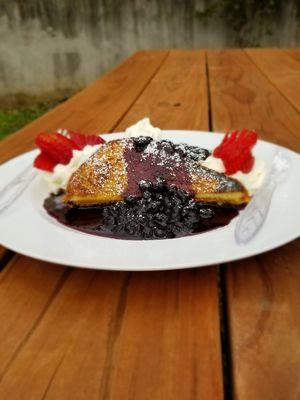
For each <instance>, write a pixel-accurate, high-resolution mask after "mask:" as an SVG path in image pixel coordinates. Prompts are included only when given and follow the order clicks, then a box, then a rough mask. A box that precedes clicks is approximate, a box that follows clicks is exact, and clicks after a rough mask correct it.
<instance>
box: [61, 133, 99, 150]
mask: <svg viewBox="0 0 300 400" xmlns="http://www.w3.org/2000/svg"><path fill="white" fill-rule="evenodd" d="M68 137H69V138H70V139H71V140H72V141H73V142H74V143H76V145H77V146H78V147H79V149H80V150H82V149H83V148H84V147H85V146H86V145H90V146H95V145H96V144H102V143H104V142H105V140H104V139H102V137H100V136H97V135H83V134H82V133H77V132H73V131H69V132H68Z"/></svg>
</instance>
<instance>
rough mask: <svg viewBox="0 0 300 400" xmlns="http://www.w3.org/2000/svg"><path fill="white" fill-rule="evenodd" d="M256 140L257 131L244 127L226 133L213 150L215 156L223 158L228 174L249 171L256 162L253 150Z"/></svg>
mask: <svg viewBox="0 0 300 400" xmlns="http://www.w3.org/2000/svg"><path fill="white" fill-rule="evenodd" d="M256 142H257V133H256V132H254V131H248V130H247V129H243V130H241V131H234V132H232V133H226V135H225V137H224V139H223V140H222V142H221V144H220V145H219V146H218V147H216V148H215V150H214V151H213V156H214V157H216V158H221V159H222V161H223V163H224V166H225V173H226V174H227V175H232V174H235V173H236V172H238V171H241V172H244V173H248V172H250V171H251V169H252V167H253V164H254V157H253V155H252V153H251V150H252V149H253V147H254V145H255V144H256Z"/></svg>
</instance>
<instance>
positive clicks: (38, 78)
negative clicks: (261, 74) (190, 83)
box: [0, 0, 300, 102]
mask: <svg viewBox="0 0 300 400" xmlns="http://www.w3.org/2000/svg"><path fill="white" fill-rule="evenodd" d="M245 1H246V0H245ZM248 2H249V1H248ZM253 2H254V3H255V1H253V0H252V3H253ZM268 2H270V0H267V1H265V3H268ZM223 3H224V0H223ZM223 3H222V1H221V0H211V1H210V0H185V1H184V0H111V1H109V0H73V1H72V0H0V102H1V101H2V102H3V101H5V102H15V101H25V100H26V99H27V100H28V99H29V100H30V101H32V99H33V98H34V97H36V98H39V99H42V98H43V97H47V96H48V97H60V96H63V95H68V94H69V93H71V92H73V91H75V90H77V89H79V88H81V87H83V86H85V85H87V84H88V83H89V82H90V81H92V80H94V79H95V78H97V77H98V76H99V75H101V74H103V73H104V72H105V71H107V70H108V69H110V68H111V67H113V66H115V65H116V64H117V63H119V62H120V61H121V60H122V59H124V58H125V57H127V56H128V55H130V54H132V53H133V52H135V51H136V50H138V49H141V48H170V47H188V48H200V47H209V48H215V47H228V46H230V47H235V46H239V45H256V46H257V45H259V46H282V47H295V46H297V45H298V46H299V43H300V26H299V25H300V24H299V13H300V10H299V8H300V7H299V0H286V1H282V2H281V1H278V0H274V1H273V3H271V4H275V5H276V8H275V9H272V10H271V11H270V12H269V11H268V9H267V11H266V12H265V13H262V12H261V10H257V7H256V6H255V4H254V7H253V4H252V8H251V9H250V10H248V11H247V10H246V11H247V12H246V14H245V10H241V11H239V9H237V8H233V10H235V13H236V14H235V15H234V14H233V15H232V14H230V10H229V12H228V10H227V11H226V10H224V7H223V8H222V4H223ZM229 3H230V1H229V0H227V3H226V4H229ZM231 3H232V4H233V6H234V7H235V0H231ZM250 3H251V2H250ZM257 3H259V2H257ZM260 3H264V1H262V0H260ZM216 4H217V5H218V6H216ZM224 4H225V3H224ZM241 4H243V3H241V0H236V5H237V6H239V7H243V5H241ZM236 15H241V18H240V17H238V18H236Z"/></svg>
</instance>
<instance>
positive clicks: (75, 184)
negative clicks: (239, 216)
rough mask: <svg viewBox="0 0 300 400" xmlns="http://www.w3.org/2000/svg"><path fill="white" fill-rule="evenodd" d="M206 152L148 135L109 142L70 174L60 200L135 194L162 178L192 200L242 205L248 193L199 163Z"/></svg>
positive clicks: (107, 200)
mask: <svg viewBox="0 0 300 400" xmlns="http://www.w3.org/2000/svg"><path fill="white" fill-rule="evenodd" d="M208 155H209V152H208V151H207V150H205V149H201V148H199V147H195V146H188V145H184V144H174V143H172V142H170V141H167V140H161V141H153V140H152V139H151V138H150V137H142V136H141V137H138V138H130V139H118V140H112V141H109V142H106V143H105V144H103V145H102V146H101V147H100V148H99V150H98V151H97V152H96V153H95V154H94V155H93V156H92V157H90V158H89V159H88V160H87V161H86V162H85V163H83V164H82V165H81V166H80V167H79V168H78V169H77V170H76V171H75V172H74V173H73V175H72V176H71V178H70V179H69V182H68V185H67V188H66V192H65V196H64V202H65V203H68V204H73V205H76V206H95V205H103V204H112V203H116V202H119V201H123V200H126V199H128V198H132V197H133V198H140V197H142V192H141V188H140V184H141V182H143V181H147V182H152V183H155V182H157V180H158V179H163V180H164V182H165V183H166V185H167V186H168V187H175V188H177V189H179V190H183V191H185V192H186V193H188V194H189V195H190V196H191V197H192V198H194V200H195V201H197V202H205V203H211V204H220V203H221V204H229V205H234V206H238V205H242V204H245V203H247V202H248V201H249V200H250V197H249V194H248V192H247V190H246V189H245V188H244V186H243V185H242V184H241V183H240V182H238V181H237V180H235V179H232V178H229V177H228V176H226V175H225V174H222V173H218V172H216V171H214V170H211V169H208V168H206V167H204V166H201V163H200V162H201V161H204V160H205V158H206V157H207V156H208Z"/></svg>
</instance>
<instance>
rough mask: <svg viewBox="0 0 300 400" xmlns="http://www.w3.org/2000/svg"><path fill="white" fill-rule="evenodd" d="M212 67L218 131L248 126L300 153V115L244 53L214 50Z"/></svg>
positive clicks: (212, 89)
mask: <svg viewBox="0 0 300 400" xmlns="http://www.w3.org/2000/svg"><path fill="white" fill-rule="evenodd" d="M208 68H209V81H210V94H211V112H212V123H213V128H214V130H215V131H219V132H225V131H227V130H231V129H236V128H237V129H241V128H244V127H248V128H254V129H256V130H257V131H258V132H259V134H260V137H261V138H263V139H266V140H269V141H271V142H275V143H278V144H281V145H283V146H286V147H288V148H291V149H293V150H296V151H299V150H300V143H299V130H300V115H299V113H298V112H297V111H296V110H295V109H294V108H293V107H291V105H290V104H289V103H288V101H287V100H286V99H285V98H284V97H283V96H282V94H280V93H279V92H278V91H277V90H275V89H274V86H273V85H272V84H271V83H270V81H269V80H268V79H267V78H266V77H265V76H264V75H263V74H262V73H261V72H260V71H259V70H258V69H257V67H256V66H255V65H254V64H253V63H252V62H251V61H250V59H249V57H247V56H246V55H245V53H244V52H243V51H241V50H226V51H225V50H224V51H210V52H209V53H208Z"/></svg>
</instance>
